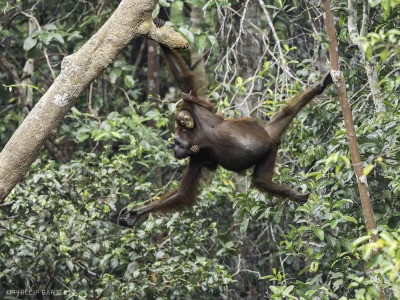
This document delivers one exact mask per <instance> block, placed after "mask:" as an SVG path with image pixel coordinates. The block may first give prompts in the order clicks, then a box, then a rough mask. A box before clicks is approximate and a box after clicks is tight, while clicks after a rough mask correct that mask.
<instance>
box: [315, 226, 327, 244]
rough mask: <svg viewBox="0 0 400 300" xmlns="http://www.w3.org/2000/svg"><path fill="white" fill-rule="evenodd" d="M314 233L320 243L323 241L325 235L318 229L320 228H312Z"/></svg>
mask: <svg viewBox="0 0 400 300" xmlns="http://www.w3.org/2000/svg"><path fill="white" fill-rule="evenodd" d="M314 233H315V235H316V236H317V237H318V238H319V239H320V240H321V241H323V240H324V236H325V234H324V231H323V230H322V229H320V228H314Z"/></svg>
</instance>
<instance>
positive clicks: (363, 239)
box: [353, 235, 371, 247]
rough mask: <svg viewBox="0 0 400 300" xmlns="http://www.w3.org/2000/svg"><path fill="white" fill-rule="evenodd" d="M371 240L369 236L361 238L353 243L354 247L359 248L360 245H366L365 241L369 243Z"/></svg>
mask: <svg viewBox="0 0 400 300" xmlns="http://www.w3.org/2000/svg"><path fill="white" fill-rule="evenodd" d="M370 238H371V236H369V235H366V236H362V237H359V238H358V239H356V240H355V241H354V242H353V245H354V247H356V246H358V245H359V244H361V243H364V242H365V241H368V240H369V239H370Z"/></svg>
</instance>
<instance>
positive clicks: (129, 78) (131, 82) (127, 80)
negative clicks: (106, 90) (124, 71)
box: [124, 75, 135, 89]
mask: <svg viewBox="0 0 400 300" xmlns="http://www.w3.org/2000/svg"><path fill="white" fill-rule="evenodd" d="M124 82H125V85H126V86H127V87H128V88H129V89H130V88H133V86H134V85H135V80H134V79H133V77H132V76H131V75H125V77H124Z"/></svg>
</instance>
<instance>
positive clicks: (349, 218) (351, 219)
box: [340, 216, 358, 225]
mask: <svg viewBox="0 0 400 300" xmlns="http://www.w3.org/2000/svg"><path fill="white" fill-rule="evenodd" d="M340 219H345V220H346V221H349V222H353V223H354V224H356V225H357V224H358V222H357V220H356V219H355V218H353V217H350V216H343V217H341V218H340Z"/></svg>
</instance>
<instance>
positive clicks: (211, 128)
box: [120, 46, 332, 226]
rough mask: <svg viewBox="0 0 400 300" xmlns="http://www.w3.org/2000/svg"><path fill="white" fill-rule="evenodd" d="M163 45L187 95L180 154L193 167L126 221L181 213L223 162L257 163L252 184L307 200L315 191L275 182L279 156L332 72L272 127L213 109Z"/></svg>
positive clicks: (229, 165) (178, 132) (231, 165)
mask: <svg viewBox="0 0 400 300" xmlns="http://www.w3.org/2000/svg"><path fill="white" fill-rule="evenodd" d="M162 49H163V51H164V54H165V58H166V60H167V63H168V66H169V69H170V70H171V72H172V74H173V75H174V77H175V78H176V79H177V81H178V83H179V85H180V86H181V89H182V91H183V92H184V93H186V94H183V100H184V101H183V102H184V104H183V106H182V107H181V108H180V111H179V113H178V114H177V117H176V129H175V136H174V142H175V148H174V155H175V157H176V158H178V159H183V158H186V157H189V165H188V167H187V168H186V171H185V172H184V174H183V177H182V180H181V182H180V186H179V187H178V188H177V189H175V190H172V191H170V192H169V193H167V194H165V195H164V196H163V197H162V198H161V200H159V201H158V202H156V203H154V204H150V205H147V206H144V207H141V208H139V209H136V210H131V211H129V212H128V215H127V217H126V218H124V219H120V224H122V225H126V226H132V225H133V224H134V223H135V222H136V221H137V220H138V218H140V217H141V216H142V215H145V214H148V213H150V212H155V211H161V212H167V211H177V210H182V209H184V208H185V207H188V206H191V205H193V204H194V203H195V202H196V196H197V194H198V191H199V181H200V179H201V170H202V169H203V168H207V169H210V170H215V169H216V168H217V167H218V166H221V167H223V168H225V169H227V170H230V171H234V172H240V171H244V170H246V169H249V168H251V167H254V172H253V178H252V184H253V185H254V186H255V187H256V188H258V189H259V190H260V191H262V192H267V193H269V194H271V195H274V196H278V197H283V198H289V199H291V200H293V201H297V202H299V203H304V202H306V201H307V199H308V196H309V193H308V194H301V193H299V192H298V191H297V190H296V189H293V188H290V187H286V186H281V185H278V184H276V183H274V182H273V181H272V177H273V172H274V165H275V159H276V155H277V152H278V147H279V145H280V142H281V137H282V134H283V133H284V132H285V130H286V129H287V127H288V126H289V124H290V122H291V121H292V120H293V118H294V117H295V116H296V114H297V113H298V112H299V111H300V110H301V109H302V108H303V107H304V106H305V105H306V104H307V103H309V102H310V101H311V100H312V99H313V98H314V97H315V96H316V95H319V94H321V93H322V92H323V91H324V90H325V88H326V87H327V86H328V85H329V84H330V83H331V82H332V79H331V76H330V74H329V73H328V74H326V75H325V76H324V77H323V78H322V79H321V80H320V81H319V82H318V83H316V84H314V85H313V86H312V87H309V88H308V89H306V90H305V91H304V92H302V93H300V94H298V95H296V96H294V97H293V98H292V99H291V100H290V101H289V102H288V103H287V104H286V105H285V107H284V108H283V109H282V110H281V111H280V112H279V113H278V114H277V115H276V116H275V117H274V118H273V119H272V120H271V121H270V122H269V123H268V124H266V125H262V124H260V123H258V121H257V120H255V119H252V118H242V119H231V120H225V119H223V118H222V117H220V116H217V115H216V114H214V113H212V112H211V110H212V105H211V104H209V103H208V102H206V101H204V100H202V99H200V98H198V97H197V94H196V91H197V90H196V86H195V83H194V82H195V78H194V76H193V75H192V74H191V73H190V71H189V68H188V66H187V65H186V63H185V62H184V61H183V59H182V58H181V57H180V56H179V55H178V54H177V53H176V52H175V51H173V50H170V49H168V48H165V47H164V46H162Z"/></svg>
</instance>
